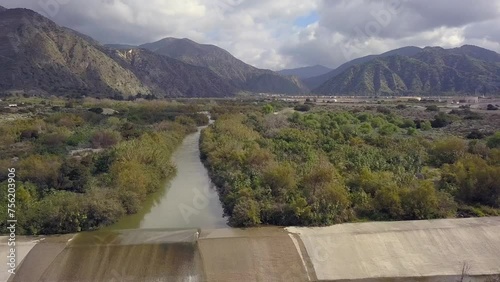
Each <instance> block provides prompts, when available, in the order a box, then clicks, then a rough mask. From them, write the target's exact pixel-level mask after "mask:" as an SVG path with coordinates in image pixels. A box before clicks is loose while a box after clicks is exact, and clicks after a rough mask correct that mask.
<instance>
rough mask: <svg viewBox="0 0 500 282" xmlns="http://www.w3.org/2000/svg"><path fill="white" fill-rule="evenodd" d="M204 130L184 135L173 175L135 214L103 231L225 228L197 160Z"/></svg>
mask: <svg viewBox="0 0 500 282" xmlns="http://www.w3.org/2000/svg"><path fill="white" fill-rule="evenodd" d="M204 128H205V127H198V129H197V131H196V132H194V133H191V134H189V135H187V136H186V137H185V138H184V140H183V141H182V143H181V144H180V145H179V146H178V147H177V148H176V150H175V151H174V153H173V154H172V158H171V160H170V162H171V163H172V164H173V165H174V166H175V167H176V175H175V176H173V178H172V179H171V180H170V181H169V182H168V183H167V184H165V186H164V187H162V188H161V189H160V191H158V192H157V193H155V194H152V195H150V197H149V198H148V199H147V201H146V202H145V205H144V206H143V207H142V208H141V209H140V210H139V212H138V213H136V214H133V215H129V216H125V217H124V218H122V219H121V220H119V221H118V222H117V223H116V224H114V225H112V226H110V227H107V228H105V229H104V230H123V229H154V228H156V229H158V228H159V229H165V228H168V229H189V228H195V229H197V228H208V229H214V228H224V227H227V223H226V219H225V218H224V217H223V209H222V206H221V203H220V201H219V196H218V194H217V190H216V189H215V187H214V185H213V183H212V181H211V179H210V177H209V175H208V172H207V169H206V168H205V166H204V165H203V164H202V162H201V160H200V149H199V140H200V134H201V130H203V129H204Z"/></svg>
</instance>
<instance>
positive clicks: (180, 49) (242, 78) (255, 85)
mask: <svg viewBox="0 0 500 282" xmlns="http://www.w3.org/2000/svg"><path fill="white" fill-rule="evenodd" d="M139 47H140V48H144V49H147V50H150V51H153V52H155V53H158V54H161V55H164V56H168V57H171V58H174V59H178V60H181V61H183V62H185V63H188V64H192V65H195V66H201V67H206V68H209V69H210V70H212V71H213V72H214V73H216V74H218V75H219V76H220V77H221V78H223V79H226V80H228V81H229V82H230V83H231V84H232V85H233V86H235V87H237V88H240V89H243V90H248V91H258V92H267V93H283V94H298V93H304V92H307V91H308V89H307V88H306V87H305V86H304V85H302V83H301V82H300V81H299V80H297V79H293V78H290V77H286V76H282V75H280V74H278V73H275V72H273V71H271V70H264V69H258V68H255V67H253V66H251V65H248V64H246V63H244V62H243V61H241V60H239V59H237V58H235V57H234V56H233V55H231V54H230V53H229V52H227V51H226V50H224V49H222V48H219V47H217V46H214V45H208V44H199V43H196V42H194V41H192V40H189V39H186V38H184V39H177V38H165V39H162V40H160V41H157V42H153V43H148V44H144V45H141V46H139Z"/></svg>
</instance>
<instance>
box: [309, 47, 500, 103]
mask: <svg viewBox="0 0 500 282" xmlns="http://www.w3.org/2000/svg"><path fill="white" fill-rule="evenodd" d="M410 48H411V49H398V50H395V51H396V52H392V54H390V55H388V56H386V55H381V56H376V57H372V58H370V59H369V60H367V61H366V62H362V63H360V64H359V63H358V64H355V63H353V62H349V63H348V66H341V67H340V68H342V69H341V70H340V71H337V70H335V71H333V72H332V73H330V75H331V74H333V75H334V76H333V77H331V78H329V79H328V80H327V81H326V82H324V83H323V84H322V85H320V86H319V87H318V88H316V89H315V90H313V92H314V93H317V94H321V95H412V94H418V95H420V94H427V95H436V94H452V95H453V94H470V93H482V94H491V93H498V92H499V91H500V54H498V53H495V52H493V51H490V50H487V49H483V48H480V47H477V46H471V45H465V46H462V47H460V48H454V49H443V48H441V47H426V48H423V49H420V50H417V49H415V47H410ZM401 51H403V52H404V53H406V55H401ZM386 54H387V53H386ZM358 60H359V59H358ZM361 60H365V58H361Z"/></svg>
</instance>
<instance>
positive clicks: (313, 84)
mask: <svg viewBox="0 0 500 282" xmlns="http://www.w3.org/2000/svg"><path fill="white" fill-rule="evenodd" d="M420 50H421V48H419V47H415V46H407V47H402V48H398V49H394V50H391V51H387V52H385V53H382V54H378V55H368V56H364V57H360V58H356V59H354V60H351V61H348V62H345V63H344V64H342V65H340V66H339V67H337V68H336V69H334V70H332V71H330V72H328V73H326V74H323V75H320V76H315V77H311V78H308V79H305V80H304V83H305V84H306V85H307V86H308V87H309V88H310V89H316V88H318V87H319V86H321V85H322V84H323V83H325V82H327V81H328V80H330V79H332V78H334V77H335V76H337V75H339V74H341V73H342V72H344V71H346V70H347V69H348V68H350V67H352V66H354V65H358V64H362V63H366V62H369V61H371V60H373V59H375V58H378V57H387V56H392V55H395V54H401V55H413V54H416V53H417V52H419V51H420Z"/></svg>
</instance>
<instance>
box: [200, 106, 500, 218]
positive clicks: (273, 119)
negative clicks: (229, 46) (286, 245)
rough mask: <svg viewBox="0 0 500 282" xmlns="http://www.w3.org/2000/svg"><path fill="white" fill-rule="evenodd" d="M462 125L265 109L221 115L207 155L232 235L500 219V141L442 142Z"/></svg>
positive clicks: (385, 112) (206, 136)
mask: <svg viewBox="0 0 500 282" xmlns="http://www.w3.org/2000/svg"><path fill="white" fill-rule="evenodd" d="M401 108H404V107H401ZM403 111H404V109H403ZM243 113H245V114H243ZM459 118H460V117H458V116H456V115H450V114H445V113H438V114H437V115H436V116H435V118H434V119H432V120H413V119H408V118H403V117H402V116H400V115H397V114H394V113H393V112H392V111H391V110H389V109H387V108H384V107H379V108H378V109H377V110H376V111H359V109H358V110H352V111H345V110H344V111H336V112H332V111H315V112H311V113H304V114H301V113H298V112H295V113H293V114H289V115H286V114H272V113H271V111H269V110H268V109H267V107H264V108H262V110H261V111H260V112H257V111H253V112H243V111H240V112H236V113H226V114H223V115H220V116H219V118H218V120H217V121H216V122H215V124H214V125H212V126H211V127H210V128H208V129H206V130H205V131H204V132H203V134H202V142H201V150H202V155H203V156H202V157H203V159H204V161H205V162H206V164H207V166H208V167H209V170H210V172H211V175H212V177H213V180H214V181H215V183H216V184H217V186H218V189H219V194H220V196H221V201H222V203H223V206H224V209H225V213H226V214H227V215H229V216H230V223H231V224H232V225H234V226H254V225H258V224H275V225H329V224H335V223H340V222H346V221H356V220H402V219H404V220H412V219H433V218H445V217H468V216H484V215H500V212H499V211H500V181H498V177H499V175H500V133H496V134H495V135H493V136H490V137H487V138H486V139H482V140H478V139H474V140H469V141H467V140H466V139H464V138H461V137H457V136H452V135H450V134H443V131H441V130H442V128H444V127H446V126H448V125H449V124H450V123H452V122H453V121H454V120H456V119H459ZM483 137H484V136H481V138H483Z"/></svg>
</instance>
